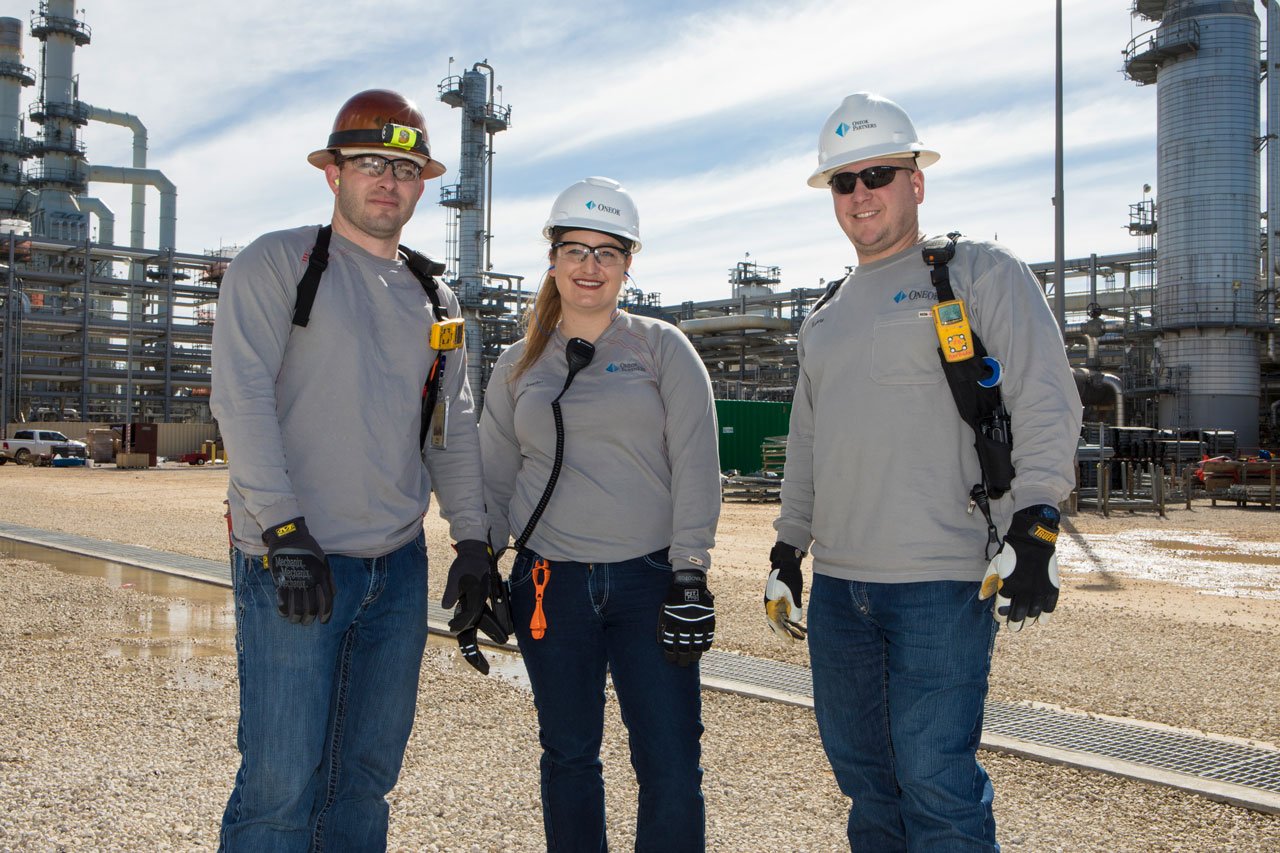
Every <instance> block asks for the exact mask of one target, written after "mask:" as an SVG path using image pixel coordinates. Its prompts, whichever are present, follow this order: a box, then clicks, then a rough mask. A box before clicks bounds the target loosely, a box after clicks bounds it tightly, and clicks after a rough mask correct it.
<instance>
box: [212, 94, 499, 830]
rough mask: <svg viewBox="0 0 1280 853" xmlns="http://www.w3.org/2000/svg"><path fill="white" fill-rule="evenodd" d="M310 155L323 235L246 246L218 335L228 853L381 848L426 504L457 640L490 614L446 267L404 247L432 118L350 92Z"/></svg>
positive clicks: (318, 231)
mask: <svg viewBox="0 0 1280 853" xmlns="http://www.w3.org/2000/svg"><path fill="white" fill-rule="evenodd" d="M307 159H308V160H309V162H310V163H311V164H312V165H314V166H316V167H317V168H319V169H323V170H324V176H325V180H326V182H327V184H328V187H329V189H330V191H331V192H332V193H333V196H334V207H333V218H332V221H331V224H330V225H327V226H323V227H320V228H317V227H316V226H314V225H312V226H306V227H302V228H294V229H292V230H287V231H277V232H274V233H271V234H266V235H264V236H262V237H259V238H258V239H257V240H255V241H254V242H253V243H251V244H250V245H249V246H247V247H246V248H245V249H244V251H242V252H241V253H240V254H239V255H238V256H237V257H236V259H235V260H234V261H233V262H232V263H231V266H230V268H229V269H228V271H227V274H226V278H225V280H224V281H223V284H222V287H221V292H220V294H219V300H218V302H219V304H218V320H217V323H216V324H215V326H214V333H213V375H214V382H213V394H212V397H211V400H210V404H211V407H212V409H213V413H214V415H215V416H216V417H217V419H218V424H219V426H220V427H221V430H222V435H223V437H224V438H225V440H226V443H227V448H228V452H229V458H230V460H231V471H230V485H229V489H228V498H229V503H230V518H231V522H232V534H231V538H232V546H233V547H232V551H231V568H232V583H233V587H234V591H235V600H236V647H237V652H238V674H239V683H240V724H239V729H238V732H237V743H238V746H239V749H240V753H241V758H242V760H241V764H240V769H239V772H238V773H237V774H236V780H235V787H234V789H233V790H232V793H231V797H230V799H229V801H228V803H227V807H226V811H225V813H224V816H223V821H222V832H221V837H220V842H221V843H220V848H221V849H223V850H228V851H235V850H255V851H256V850H273V851H288V850H298V851H303V850H313V849H323V850H351V851H355V850H384V849H385V848H386V837H387V816H388V805H387V801H386V794H387V792H388V791H390V790H391V788H392V787H393V786H394V785H395V782H396V779H397V777H398V775H399V773H400V765H401V762H402V760H403V757H404V749H405V745H406V743H407V742H408V738H409V732H410V729H411V728H412V725H413V718H414V711H415V709H416V707H417V695H418V673H419V670H420V667H421V663H422V653H423V649H424V646H425V643H426V636H427V553H426V543H425V541H424V537H423V528H422V517H423V513H425V512H426V510H427V506H428V501H429V497H430V494H431V492H432V491H434V492H435V493H436V495H437V497H438V498H439V500H440V504H441V514H442V515H443V516H444V517H445V518H446V519H448V521H449V523H450V533H451V535H452V537H453V538H454V540H455V541H456V542H457V543H458V544H457V545H456V546H455V547H456V549H457V551H458V556H457V558H456V559H455V560H454V561H453V564H452V567H451V568H450V571H449V590H451V591H453V594H454V597H455V598H459V597H460V598H462V599H464V601H463V605H464V606H460V608H459V611H460V617H461V622H460V627H461V628H468V629H471V631H472V633H471V636H472V637H473V638H474V626H475V625H476V624H479V623H480V621H481V618H482V617H483V616H484V615H485V613H486V608H487V598H488V597H487V595H486V594H485V592H484V590H486V589H487V588H488V587H487V586H486V584H485V582H486V581H487V580H488V578H489V575H490V572H491V565H490V562H491V561H490V556H489V548H488V544H487V542H486V541H485V539H486V535H487V531H486V523H485V517H484V503H483V499H482V491H481V485H482V484H481V475H480V454H479V435H478V432H477V427H476V416H475V410H474V406H473V404H472V397H471V391H470V388H469V387H468V385H467V368H466V357H465V349H462V348H460V344H461V328H460V326H461V320H459V319H457V318H458V317H459V316H460V312H459V308H458V300H457V299H456V298H455V297H454V295H453V294H452V293H451V292H450V291H449V289H448V288H447V287H445V286H444V285H441V284H439V283H438V282H437V281H436V280H435V276H436V275H438V274H439V273H440V272H441V271H442V270H443V265H441V264H438V263H436V262H434V261H431V260H430V259H428V258H426V257H425V256H423V255H420V254H418V253H417V252H414V251H412V250H410V249H407V248H405V247H403V246H400V245H399V240H400V232H401V229H402V228H403V227H404V225H405V223H407V222H408V221H409V219H410V217H412V216H413V212H414V209H415V207H416V205H417V203H418V199H419V198H420V197H421V196H422V192H423V189H424V180H425V179H426V178H433V177H436V176H437V175H440V174H441V173H442V172H444V170H445V169H444V166H443V165H441V164H440V163H439V162H438V161H436V160H434V159H432V157H431V152H430V148H429V146H428V142H427V128H426V121H425V119H424V118H423V116H422V113H421V112H420V111H419V110H418V108H417V107H416V106H414V104H413V103H412V102H411V101H409V100H407V99H406V98H404V97H403V96H402V95H400V94H398V93H396V92H391V91H387V90H385V89H370V90H367V91H364V92H360V93H359V94H356V95H354V96H353V97H352V98H350V99H349V100H348V101H347V102H346V103H345V104H343V106H342V108H341V109H340V110H339V111H338V116H337V119H336V120H335V121H334V125H333V132H332V133H331V134H330V136H329V139H328V144H327V145H326V146H325V147H324V148H321V149H319V150H317V151H314V152H312V154H311V155H310V156H309V157H308V158H307ZM424 445H425V446H424ZM451 603H452V602H451ZM489 616H490V619H489V621H488V622H487V623H486V624H489V625H490V626H492V623H493V622H494V619H493V618H492V613H489ZM458 618H459V617H455V621H458ZM462 623H465V624H462ZM503 639H505V637H504V638H503ZM469 659H470V658H469Z"/></svg>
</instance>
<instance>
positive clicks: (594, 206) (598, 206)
mask: <svg viewBox="0 0 1280 853" xmlns="http://www.w3.org/2000/svg"><path fill="white" fill-rule="evenodd" d="M587 210H599V211H602V212H604V213H612V214H613V215H614V216H621V215H622V211H621V210H618V208H616V207H610V206H609V205H607V204H597V203H596V202H594V201H589V202H587Z"/></svg>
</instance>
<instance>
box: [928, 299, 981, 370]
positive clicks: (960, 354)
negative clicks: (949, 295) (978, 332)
mask: <svg viewBox="0 0 1280 853" xmlns="http://www.w3.org/2000/svg"><path fill="white" fill-rule="evenodd" d="M933 326H934V328H935V329H936V330H937V332H938V346H940V347H942V357H943V358H945V359H946V360H947V361H964V360H965V359H968V358H973V333H972V332H971V331H970V330H969V316H968V314H966V313H965V310H964V303H963V302H961V301H960V300H959V299H950V300H948V301H946V302H939V303H938V304H937V305H935V306H933Z"/></svg>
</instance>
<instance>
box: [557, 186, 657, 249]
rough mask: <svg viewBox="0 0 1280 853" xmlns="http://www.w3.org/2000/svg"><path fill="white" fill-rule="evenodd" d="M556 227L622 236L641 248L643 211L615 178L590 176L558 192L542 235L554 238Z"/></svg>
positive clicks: (634, 246)
mask: <svg viewBox="0 0 1280 853" xmlns="http://www.w3.org/2000/svg"><path fill="white" fill-rule="evenodd" d="M554 228H565V229H574V228H586V229H588V230H591V231H600V232H602V233H605V234H612V235H614V236H615V237H621V238H622V239H624V240H626V241H628V242H629V243H630V244H631V252H632V253H635V252H638V251H640V213H639V212H638V211H637V210H636V203H635V202H634V201H632V200H631V194H630V193H628V192H627V191H626V190H624V189H623V188H622V184H620V183H618V182H617V181H615V180H613V178H587V179H586V180H582V181H578V182H577V183H576V184H573V185H572V186H570V187H569V188H568V189H567V190H565V191H564V192H562V193H560V195H558V196H556V200H555V203H554V204H552V205H551V216H549V217H548V218H547V224H546V225H544V226H543V228H542V236H543V237H546V238H547V239H548V240H550V239H551V231H552V229H554Z"/></svg>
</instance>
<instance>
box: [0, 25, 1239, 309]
mask: <svg viewBox="0 0 1280 853" xmlns="http://www.w3.org/2000/svg"><path fill="white" fill-rule="evenodd" d="M32 5H34V4H32V3H23V4H15V3H13V2H12V0H6V2H5V3H4V4H0V15H9V16H13V17H17V18H19V19H21V20H23V21H24V47H25V51H26V55H25V59H24V63H25V64H26V65H28V66H29V67H32V68H35V69H38V68H39V64H40V53H39V47H40V44H39V42H37V41H36V40H34V39H32V38H31V37H30V35H29V28H27V27H26V26H25V22H29V20H30V11H29V10H30V8H31V6H32ZM1131 6H1132V4H1131V3H1130V2H1129V0H1066V2H1065V3H1064V7H1065V9H1064V35H1063V39H1064V114H1065V133H1064V145H1065V158H1064V162H1065V182H1066V192H1065V211H1066V243H1065V252H1066V256H1067V257H1068V258H1073V257H1082V256H1087V255H1089V254H1090V253H1098V254H1107V253H1114V252H1130V251H1135V250H1136V249H1138V248H1139V244H1138V241H1137V238H1135V237H1132V236H1130V235H1129V233H1128V230H1127V227H1126V226H1127V224H1128V220H1129V205H1130V204H1133V203H1135V202H1138V201H1141V200H1142V199H1143V185H1144V184H1149V185H1151V186H1152V187H1153V188H1155V189H1156V191H1158V187H1155V183H1156V180H1155V178H1156V175H1155V111H1156V106H1155V87H1154V86H1139V85H1137V84H1136V83H1134V82H1132V81H1129V80H1127V79H1126V78H1125V77H1124V76H1123V74H1121V73H1120V68H1121V62H1122V51H1123V50H1124V48H1125V47H1126V45H1127V44H1128V43H1129V41H1130V39H1131V38H1132V37H1133V36H1135V35H1138V34H1140V33H1142V32H1145V31H1146V30H1148V29H1151V28H1152V27H1154V26H1155V24H1154V22H1150V21H1147V20H1145V19H1142V18H1133V17H1131V14H1130V8H1131ZM77 8H78V9H80V8H82V9H83V11H82V12H81V13H80V14H79V17H80V18H81V20H83V21H84V22H85V23H86V24H87V25H88V26H89V27H90V29H91V30H92V41H91V43H90V44H89V45H87V46H85V47H83V48H80V49H78V50H77V51H76V55H75V71H76V74H77V75H78V78H79V92H80V94H79V97H80V100H81V101H83V102H85V103H87V104H90V105H93V106H95V107H99V108H103V109H108V110H112V111H115V112H124V113H130V114H133V115H136V116H138V117H139V118H140V119H141V120H142V122H143V123H144V124H145V125H146V127H147V129H148V133H149V151H148V163H147V165H148V167H149V168H154V169H159V170H160V171H162V172H163V173H164V174H165V176H166V177H167V178H168V179H169V180H171V181H173V182H174V183H175V184H176V185H177V187H178V200H177V213H178V226H177V243H178V245H177V248H178V250H179V251H182V252H193V253H198V252H203V251H206V250H211V249H217V248H219V247H224V246H235V245H244V244H247V243H248V242H250V241H251V240H253V239H254V238H255V237H256V236H257V235H259V234H261V233H263V232H266V231H271V230H275V229H279V228H287V227H292V226H295V225H302V224H308V223H317V224H318V223H321V222H327V221H328V219H329V217H330V215H331V212H332V204H333V202H332V195H331V194H330V192H329V190H328V188H327V186H326V185H325V182H324V180H323V177H322V174H321V172H320V171H319V170H316V169H315V168H313V167H311V166H310V165H308V164H307V162H306V159H305V158H306V154H307V153H308V152H310V151H311V150H313V149H315V148H319V147H321V146H322V145H323V144H324V142H325V140H326V139H327V136H328V133H329V130H330V127H331V124H332V122H333V117H334V115H335V113H336V112H337V109H338V107H339V106H340V105H341V104H342V102H343V101H345V100H346V98H347V97H348V96H350V95H351V94H353V93H355V92H357V91H359V90H362V89H366V88H374V87H381V88H391V89H396V90H399V91H401V92H403V93H404V94H406V95H408V96H409V97H410V98H412V99H414V100H415V101H417V103H418V104H419V106H420V107H421V108H422V110H423V112H424V114H425V115H426V118H427V123H428V132H429V135H430V138H431V143H432V149H433V153H434V155H435V156H436V158H437V159H439V160H441V161H442V162H443V163H445V165H446V166H449V167H450V171H449V172H447V173H446V174H445V175H444V176H443V177H442V178H440V179H436V180H433V181H430V182H428V184H427V189H426V192H425V194H424V195H423V199H422V201H421V202H420V204H419V207H418V213H417V215H416V216H415V218H414V219H413V221H412V222H410V223H409V225H408V226H406V229H405V232H404V235H403V242H405V243H406V244H408V245H411V246H413V247H415V248H417V249H419V250H421V251H424V252H426V253H427V254H430V255H433V256H436V257H442V256H443V255H444V253H445V224H446V216H448V215H449V212H448V211H446V209H445V208H442V207H440V206H438V204H436V203H435V202H436V200H438V198H439V193H440V187H441V186H442V185H448V184H451V183H452V182H454V181H456V180H457V174H458V173H457V164H458V149H459V137H460V120H461V110H456V109H452V108H450V107H449V106H448V105H446V104H443V103H441V102H440V101H439V100H438V93H437V86H438V84H439V83H440V81H442V80H443V79H445V78H446V77H447V76H449V75H451V74H461V73H462V72H463V71H465V70H467V69H469V68H471V67H472V65H474V63H476V62H481V61H484V62H487V63H488V64H489V65H490V66H492V67H493V69H494V72H495V78H494V79H495V82H496V83H497V84H498V85H500V86H501V87H502V92H501V94H500V95H499V96H498V100H499V101H500V103H502V104H504V105H509V106H510V107H511V110H512V114H511V124H510V128H509V129H508V130H507V131H505V132H503V133H499V134H498V135H497V136H496V137H495V141H494V151H495V153H494V186H493V230H492V233H493V243H492V250H491V253H492V262H493V269H494V271H495V272H501V273H508V274H514V275H521V276H526V277H527V278H530V279H536V278H537V277H538V276H540V274H541V272H542V270H543V269H545V257H546V244H545V242H544V241H543V240H542V237H541V231H542V225H543V223H544V222H545V220H546V217H547V214H548V212H549V210H550V207H551V203H552V201H553V200H554V198H555V196H556V195H557V194H558V193H559V192H560V191H561V190H563V189H564V188H565V187H567V186H568V185H570V184H572V183H573V182H575V181H577V180H579V179H581V178H584V177H587V176H590V175H606V176H609V177H612V178H615V179H617V180H619V181H621V182H622V184H623V185H624V186H625V187H626V188H627V189H628V190H629V191H630V192H631V194H632V196H633V198H634V199H635V201H636V204H637V205H638V207H639V210H640V222H641V226H640V227H641V237H642V239H643V242H644V248H643V250H642V251H641V252H640V253H639V254H638V255H637V256H636V258H635V261H634V264H633V266H632V270H631V271H632V275H633V277H634V280H635V284H636V285H637V286H638V287H640V288H641V289H642V290H644V291H645V292H647V293H654V292H656V293H659V294H661V296H660V302H661V303H662V304H668V305H669V304H675V303H679V302H683V301H686V300H698V301H701V300H708V299H719V298H725V297H728V296H730V295H731V288H730V286H729V284H728V271H729V270H730V269H731V268H732V267H733V266H734V265H735V264H736V263H737V262H739V261H741V260H751V261H754V262H757V263H761V264H764V265H767V266H778V267H780V268H781V270H782V287H783V288H784V289H790V288H794V287H817V286H819V280H820V279H830V278H832V277H834V276H835V275H836V274H837V273H840V272H841V271H842V270H843V269H844V267H845V266H846V265H849V264H852V263H853V262H854V260H855V256H854V253H853V249H852V247H851V246H850V244H849V243H848V240H847V239H846V238H845V237H844V235H843V234H842V233H841V232H840V230H839V228H838V227H837V225H836V223H835V220H834V218H833V216H832V212H831V201H830V195H829V192H827V191H824V190H815V189H812V188H810V187H808V186H807V185H806V183H805V181H806V179H807V178H808V176H809V174H810V173H811V172H812V171H813V169H814V167H815V166H816V163H817V137H818V131H819V130H820V129H821V127H822V125H823V122H824V121H825V120H826V118H827V116H828V115H829V114H830V113H831V112H832V111H833V110H834V109H835V108H836V107H837V106H838V105H839V104H840V102H841V100H842V99H843V98H844V97H845V96H846V95H848V94H850V93H852V92H856V91H871V92H877V93H880V94H882V95H884V96H886V97H889V98H891V99H893V100H895V101H897V102H898V103H899V104H900V105H902V106H903V107H904V108H905V109H906V110H907V111H908V113H910V115H911V117H912V119H913V121H914V123H915V126H916V130H917V132H918V133H919V136H920V138H921V141H922V142H923V143H924V144H925V145H926V146H927V147H930V148H932V149H934V150H937V151H939V152H940V153H941V154H942V159H941V160H940V161H939V163H938V164H937V165H935V166H932V167H930V168H929V169H928V170H927V171H926V199H925V203H924V206H923V207H922V208H921V225H922V227H923V229H924V230H925V231H926V232H929V233H943V232H946V231H951V230H959V231H961V232H963V233H964V234H965V235H967V236H970V237H974V238H981V239H998V240H999V241H1000V242H1001V243H1004V244H1005V245H1007V246H1009V247H1010V248H1012V249H1013V250H1014V251H1015V252H1017V253H1018V254H1019V255H1021V256H1022V257H1023V258H1024V259H1026V260H1027V261H1029V262H1038V261H1052V259H1053V256H1054V212H1053V206H1052V196H1053V191H1054V50H1055V49H1054V39H1055V21H1054V4H1052V3H1049V2H1044V3H1016V2H1011V0H969V2H965V3H957V2H954V0H919V2H915V3H911V4H901V3H890V2H871V1H870V0H789V1H788V0H767V2H755V0H719V2H675V0H648V2H635V0H588V2H579V0H561V2H559V3H555V4H535V3H528V2H523V0H520V1H519V2H484V0H470V2H453V3H441V2H435V0H377V2H366V0H345V2H333V0H306V2H302V0H273V2H270V3H261V2H258V0H253V2H250V0H224V2H218V3H213V2H172V0H82V2H79V3H77ZM1258 9H1259V10H1260V11H1261V9H1262V7H1261V5H1260V4H1259V6H1258ZM451 60H452V61H451ZM35 93H36V89H34V88H33V89H26V90H25V91H24V106H25V105H27V104H29V103H30V101H31V100H32V99H33V98H34V97H35ZM33 132H35V128H34V127H29V128H28V133H29V134H30V133H33ZM82 138H83V140H84V141H85V144H86V146H87V150H88V159H89V162H90V163H92V164H94V165H106V166H128V165H130V164H131V162H132V159H131V158H132V153H131V152H132V136H131V134H130V132H129V131H128V130H126V129H125V128H122V127H118V126H114V125H105V124H98V123H90V124H89V125H88V126H87V127H86V128H85V129H84V131H83V137H82ZM89 194H90V195H94V196H97V197H99V198H101V199H102V200H103V201H105V202H106V203H107V204H108V205H109V206H110V207H111V209H112V210H113V211H114V212H115V215H116V235H117V236H116V241H117V242H121V243H123V242H127V240H128V234H129V194H130V190H129V188H128V187H125V186H120V185H113V184H98V183H95V184H92V185H91V186H90V192H89ZM158 208H159V198H158V195H157V194H156V192H155V191H154V190H150V189H149V190H148V196H147V218H148V222H147V235H146V236H147V246H148V247H151V246H154V245H156V235H157V230H158Z"/></svg>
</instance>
